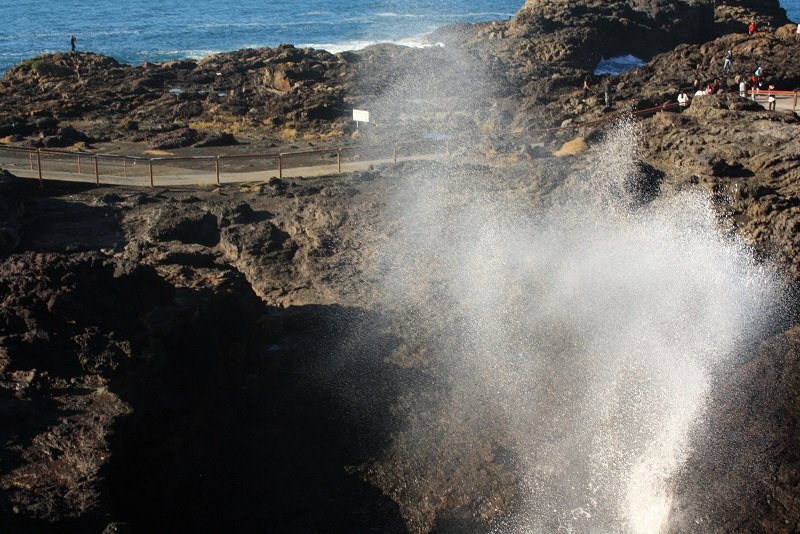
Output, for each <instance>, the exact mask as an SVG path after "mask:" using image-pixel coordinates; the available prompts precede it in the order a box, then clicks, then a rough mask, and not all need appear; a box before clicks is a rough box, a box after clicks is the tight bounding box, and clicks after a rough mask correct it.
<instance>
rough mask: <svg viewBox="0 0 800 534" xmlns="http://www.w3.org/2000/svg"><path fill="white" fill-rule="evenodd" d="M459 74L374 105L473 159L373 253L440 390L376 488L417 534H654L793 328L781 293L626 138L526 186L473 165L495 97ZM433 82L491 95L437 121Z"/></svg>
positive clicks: (390, 457) (406, 190) (400, 218)
mask: <svg viewBox="0 0 800 534" xmlns="http://www.w3.org/2000/svg"><path fill="white" fill-rule="evenodd" d="M437 53H444V52H437ZM447 53H448V54H451V55H453V54H454V53H453V52H452V51H451V52H447ZM449 65H450V66H449V67H447V69H448V72H449V73H450V74H452V76H451V75H445V76H442V77H438V76H437V75H436V74H435V73H432V72H428V73H427V75H425V72H424V71H420V70H415V72H414V75H413V76H405V77H398V78H397V82H396V86H393V87H392V88H391V90H388V91H386V92H384V93H383V97H382V99H378V100H376V102H374V103H373V104H372V107H373V109H377V110H380V113H379V114H378V116H381V115H382V116H393V117H401V118H403V119H405V120H404V122H403V124H402V129H403V131H404V132H408V131H415V132H417V133H419V132H426V131H434V130H435V131H446V132H448V133H453V135H454V136H457V143H454V144H457V145H459V146H461V147H462V151H461V153H460V155H459V156H451V157H450V158H449V159H443V160H440V162H438V163H431V164H429V165H425V166H422V167H413V166H410V167H407V168H406V169H405V170H403V171H401V172H404V173H405V175H404V176H403V179H402V180H401V182H400V183H399V184H398V185H396V187H394V188H393V189H392V190H391V191H392V192H391V194H390V197H389V198H388V199H387V202H386V208H385V214H384V215H385V222H384V225H385V228H384V230H385V232H386V236H385V239H382V240H378V241H377V244H376V245H375V246H374V249H373V250H371V251H370V252H369V255H370V256H372V257H374V258H375V260H374V265H373V270H374V272H373V279H375V280H377V282H376V293H377V294H378V295H379V298H378V303H377V307H379V308H380V309H382V310H383V311H384V312H385V313H387V314H388V315H389V316H391V317H392V318H393V324H394V326H393V328H392V329H393V333H394V335H396V336H397V337H398V338H399V339H401V340H402V341H401V347H400V349H398V351H396V352H399V353H401V354H400V355H399V356H398V354H394V355H392V356H390V357H389V358H388V359H389V361H392V362H394V363H396V364H399V365H401V366H405V367H413V368H415V369H416V370H418V371H419V372H420V373H421V374H422V375H423V376H425V377H427V378H426V380H423V381H420V382H419V384H423V382H424V384H425V385H419V387H411V388H410V389H409V391H407V392H406V393H405V395H404V396H403V397H402V399H401V400H400V402H399V403H398V406H397V408H396V411H397V413H400V414H402V417H400V418H399V419H398V420H401V421H402V424H401V425H400V427H399V428H397V429H395V432H394V434H393V444H392V447H391V452H390V453H388V454H387V455H386V456H385V457H384V458H381V459H378V460H376V464H380V465H382V466H383V467H382V468H383V469H384V471H388V472H391V473H393V476H394V477H395V478H396V480H395V481H393V482H387V481H386V479H385V478H383V479H382V478H380V477H374V479H373V480H372V482H373V483H374V484H376V485H378V486H379V487H381V489H382V490H383V491H384V492H385V493H387V494H389V495H390V496H392V497H393V498H394V499H395V500H396V501H397V502H398V503H399V504H400V507H401V510H402V511H403V513H404V515H405V519H406V521H407V523H408V524H409V526H410V528H411V529H412V530H416V531H425V530H428V529H430V528H432V527H433V525H434V524H435V522H436V521H437V519H436V516H437V514H440V513H442V511H443V510H445V509H446V508H448V507H450V508H453V507H460V508H461V509H463V510H467V512H465V513H470V514H472V515H476V516H481V517H482V518H483V519H485V520H486V521H487V522H488V524H489V525H491V528H492V529H493V530H494V531H496V532H498V533H500V532H503V533H505V532H554V531H563V532H608V531H616V532H632V533H638V532H661V531H663V530H664V529H665V528H666V525H667V521H668V519H669V514H670V510H671V503H672V484H673V481H672V477H673V476H674V475H675V474H676V472H677V470H678V469H679V468H680V466H681V465H682V463H683V461H684V460H685V459H686V457H687V455H688V453H689V451H690V449H691V446H692V443H691V439H690V435H691V434H692V433H693V432H702V431H704V430H703V429H704V428H705V427H706V424H707V421H706V420H705V418H704V414H705V413H706V404H705V403H706V400H707V399H708V397H709V391H710V388H711V387H712V386H713V383H714V379H715V377H716V376H717V375H718V374H719V373H721V372H724V369H725V366H726V364H728V363H729V362H731V361H733V360H734V359H735V358H737V357H739V356H741V355H742V354H743V353H745V352H747V351H748V350H751V349H752V347H753V346H754V344H756V343H757V342H758V341H759V340H761V339H763V337H764V336H765V335H766V334H767V333H769V332H770V331H771V328H773V327H772V325H773V324H774V321H775V318H776V316H778V315H779V314H780V313H781V312H780V310H781V302H782V301H783V299H784V297H783V293H782V289H781V287H782V286H781V282H780V276H779V274H778V272H777V271H776V269H775V268H773V267H772V266H770V265H769V264H768V263H764V262H763V261H761V262H758V261H756V260H755V259H754V255H753V251H752V250H751V249H750V247H749V246H748V245H747V244H746V243H744V242H743V241H741V240H740V239H738V238H737V237H736V236H735V234H734V232H732V231H730V228H729V227H728V225H726V223H725V221H724V220H720V217H719V215H718V213H717V211H716V210H715V209H714V207H713V205H712V204H711V201H710V199H709V197H708V194H707V192H706V191H704V190H700V189H698V190H690V191H680V192H676V193H672V194H670V195H668V196H659V194H658V193H659V191H658V180H654V178H653V176H652V169H651V170H647V169H646V167H643V166H642V165H641V162H640V158H639V154H638V136H639V134H638V132H637V128H636V123H635V122H634V121H632V120H623V121H620V122H617V123H615V124H613V125H608V126H607V127H606V131H605V133H604V139H605V140H604V141H603V142H602V143H598V144H596V145H595V146H593V147H592V148H591V150H590V152H589V153H588V154H586V155H584V156H585V159H582V160H581V162H580V163H578V162H576V161H573V160H569V159H568V160H565V161H563V162H559V161H557V160H555V158H549V160H550V161H547V162H542V163H537V162H535V161H534V162H531V163H530V165H531V169H530V180H527V181H526V179H525V177H524V176H523V177H522V178H520V177H519V175H518V173H517V174H514V173H511V172H509V173H508V174H506V173H505V171H504V170H503V169H501V168H496V167H489V166H483V165H481V163H482V162H481V161H480V158H475V157H473V158H472V159H469V158H465V156H464V154H465V153H472V154H475V153H477V152H478V149H477V148H476V147H478V146H480V145H481V143H482V142H483V140H484V138H485V137H486V136H487V135H488V134H487V128H486V127H485V121H486V120H488V119H487V117H488V115H487V114H486V113H471V114H470V113H469V111H470V110H471V109H472V108H470V107H469V106H482V105H484V104H485V103H486V102H488V101H489V100H490V99H489V94H488V93H487V92H486V89H485V88H486V87H490V86H491V84H490V83H489V82H488V79H489V78H488V76H487V75H486V70H485V69H484V68H479V67H477V66H475V63H474V61H473V60H470V59H467V58H460V59H459V58H456V59H453V60H452V61H451V62H450V64H449ZM451 68H452V69H454V70H450V69H451ZM456 71H457V72H459V73H461V75H460V76H458V75H456V74H454V72H456ZM426 76H427V77H426ZM431 80H439V82H438V83H441V84H444V85H445V86H446V85H447V84H451V83H454V80H460V81H461V83H462V85H461V86H460V87H461V89H460V90H461V91H463V90H464V87H466V86H468V84H469V81H470V80H479V83H477V84H476V85H475V86H469V87H470V89H471V92H470V91H468V92H470V96H469V98H468V99H466V97H465V99H464V100H463V101H461V104H462V105H463V106H461V107H458V108H455V109H454V108H452V106H453V102H454V99H449V98H443V97H441V95H442V94H447V93H445V92H443V90H444V89H446V87H445V88H442V87H439V88H437V89H435V90H434V92H433V93H432V94H433V95H434V96H433V97H432V98H431V99H430V107H425V105H424V104H425V102H426V101H425V99H424V98H423V96H424V94H425V93H426V92H430V91H432V89H431V87H432V84H433V83H434V82H432V81H431ZM410 95H411V96H413V98H411V96H410ZM395 99H397V100H395ZM410 99H411V100H413V101H414V103H415V106H414V113H410V111H409V107H408V102H409V100H410ZM455 100H458V99H455ZM394 102H397V104H396V105H395V104H394ZM448 106H451V107H448ZM414 114H416V115H418V116H419V118H420V120H419V122H415V120H414ZM489 114H490V115H491V113H489ZM453 117H458V118H459V120H458V124H459V126H458V127H457V128H455V129H454V128H452V124H453V123H452V122H451V121H450V119H452V118H453ZM449 121H450V122H449ZM448 125H450V126H448ZM448 128H449V129H448ZM463 147H471V148H463ZM584 156H581V157H582V158H583V157H584ZM476 159H478V160H479V161H475V160H476ZM486 163H490V161H488V160H487V161H486ZM537 165H547V166H549V167H550V171H549V174H547V173H546V174H547V175H549V176H551V177H552V180H553V182H552V183H543V182H542V173H540V172H538V169H537V168H536V166H537ZM553 167H563V169H562V170H564V172H561V173H558V172H556V173H553V172H552V168H553ZM543 190H546V191H547V194H546V195H545V194H543ZM431 384H433V385H431ZM367 478H370V477H369V476H367Z"/></svg>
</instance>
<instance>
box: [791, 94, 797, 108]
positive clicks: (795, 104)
mask: <svg viewBox="0 0 800 534" xmlns="http://www.w3.org/2000/svg"><path fill="white" fill-rule="evenodd" d="M796 109H797V91H795V92H794V102H792V111H794V110H796Z"/></svg>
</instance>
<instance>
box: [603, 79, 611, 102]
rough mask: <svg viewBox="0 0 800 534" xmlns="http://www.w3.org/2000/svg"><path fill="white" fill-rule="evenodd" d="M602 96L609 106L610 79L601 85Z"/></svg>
mask: <svg viewBox="0 0 800 534" xmlns="http://www.w3.org/2000/svg"><path fill="white" fill-rule="evenodd" d="M603 97H604V98H605V101H606V107H607V108H610V107H611V80H606V83H605V85H604V86H603Z"/></svg>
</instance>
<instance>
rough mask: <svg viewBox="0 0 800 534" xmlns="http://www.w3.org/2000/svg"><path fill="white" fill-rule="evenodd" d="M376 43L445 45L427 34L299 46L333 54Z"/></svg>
mask: <svg viewBox="0 0 800 534" xmlns="http://www.w3.org/2000/svg"><path fill="white" fill-rule="evenodd" d="M376 44H394V45H399V46H407V47H409V48H429V47H432V46H444V44H443V43H440V42H430V41H429V40H428V37H427V34H425V35H417V36H413V37H406V38H403V39H394V40H388V41H366V40H365V41H361V40H356V41H348V42H342V43H304V44H302V45H299V46H300V47H301V48H316V49H318V50H327V51H328V52H330V53H332V54H338V53H339V52H347V51H354V50H363V49H364V48H367V47H368V46H372V45H376Z"/></svg>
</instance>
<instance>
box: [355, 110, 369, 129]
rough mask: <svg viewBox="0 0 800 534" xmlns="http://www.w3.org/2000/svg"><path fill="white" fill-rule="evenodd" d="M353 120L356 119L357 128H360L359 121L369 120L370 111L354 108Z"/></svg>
mask: <svg viewBox="0 0 800 534" xmlns="http://www.w3.org/2000/svg"><path fill="white" fill-rule="evenodd" d="M353 120H354V121H356V130H358V125H359V123H361V122H369V111H366V110H363V109H354V110H353Z"/></svg>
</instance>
